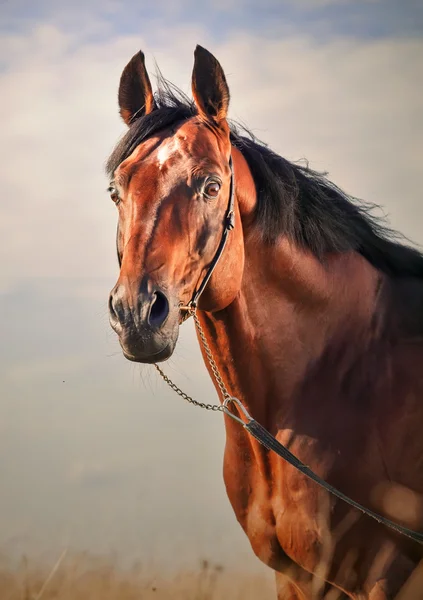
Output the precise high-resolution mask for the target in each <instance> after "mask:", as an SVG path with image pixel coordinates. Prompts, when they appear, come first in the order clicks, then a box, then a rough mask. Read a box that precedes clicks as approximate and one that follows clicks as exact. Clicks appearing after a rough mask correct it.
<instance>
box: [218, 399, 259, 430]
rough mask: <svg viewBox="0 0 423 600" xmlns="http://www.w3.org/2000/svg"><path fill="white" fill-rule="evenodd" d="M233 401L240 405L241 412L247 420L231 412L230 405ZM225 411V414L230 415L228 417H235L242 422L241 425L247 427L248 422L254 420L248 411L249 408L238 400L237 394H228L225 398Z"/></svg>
mask: <svg viewBox="0 0 423 600" xmlns="http://www.w3.org/2000/svg"><path fill="white" fill-rule="evenodd" d="M231 403H234V404H236V405H237V406H238V408H239V409H240V411H241V413H242V414H243V415H244V416H245V418H246V419H247V422H245V421H243V420H242V419H241V418H240V417H237V416H236V415H234V413H233V412H231V411H230V410H229V408H228V406H229V404H231ZM223 412H224V413H225V415H228V417H231V419H233V420H234V421H237V422H238V423H241V425H242V426H243V427H245V426H246V425H248V423H250V422H251V421H252V420H253V417H252V416H251V415H250V414H249V412H248V411H247V409H246V408H245V406H244V405H243V404H242V402H241V400H238V398H235V396H228V397H227V398H225V400H224V402H223Z"/></svg>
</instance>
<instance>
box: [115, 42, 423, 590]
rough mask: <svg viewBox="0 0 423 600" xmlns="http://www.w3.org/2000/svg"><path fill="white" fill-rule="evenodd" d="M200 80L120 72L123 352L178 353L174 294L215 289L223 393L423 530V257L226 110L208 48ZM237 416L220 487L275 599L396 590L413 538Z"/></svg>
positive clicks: (185, 301) (118, 315)
mask: <svg viewBox="0 0 423 600" xmlns="http://www.w3.org/2000/svg"><path fill="white" fill-rule="evenodd" d="M192 93H193V101H191V100H190V99H189V98H188V97H186V96H185V95H184V94H182V93H181V92H180V91H179V90H178V89H177V88H175V87H174V86H172V85H171V84H170V83H168V82H167V81H166V80H164V79H163V77H162V76H161V75H159V78H158V90H157V92H156V93H153V90H152V86H151V83H150V79H149V76H148V73H147V70H146V67H145V61H144V55H143V53H142V52H139V53H137V54H136V55H135V56H134V57H133V58H132V59H131V60H130V62H129V63H128V64H127V66H126V67H125V69H124V70H123V73H122V75H121V79H120V85H119V92H118V103H119V108H120V115H121V117H122V119H123V120H124V122H125V123H126V124H127V126H128V130H127V132H126V134H125V135H124V137H123V138H122V139H121V140H120V142H119V143H118V144H117V146H116V148H115V149H114V151H113V153H112V155H111V156H110V158H109V160H108V163H107V172H108V175H109V177H110V179H111V184H110V188H109V191H110V195H111V198H112V200H113V201H114V202H115V204H116V206H117V211H118V231H117V253H118V259H119V265H120V274H119V278H118V281H117V283H116V285H115V287H114V288H113V290H112V292H111V294H110V298H109V312H110V323H111V326H112V328H113V329H114V330H115V332H116V333H117V335H118V337H119V341H120V344H121V347H122V351H123V354H124V356H125V357H126V358H127V359H129V360H131V361H136V362H140V363H158V362H160V361H165V360H166V359H167V358H169V357H170V356H171V355H172V353H173V351H174V349H175V345H176V343H177V339H178V331H179V327H180V324H181V322H182V321H183V317H182V311H181V306H182V307H186V306H188V307H189V306H190V302H191V300H192V298H193V297H194V296H195V294H196V291H197V290H199V288H200V287H201V286H202V287H203V288H204V289H202V290H201V291H202V293H201V296H200V297H199V298H198V312H197V313H196V315H197V320H198V323H199V325H200V327H201V331H203V332H204V340H205V341H206V344H207V347H208V348H209V349H210V353H211V355H212V357H213V359H214V360H215V364H216V367H217V369H218V371H219V373H220V374H221V377H222V381H223V382H224V386H226V388H227V389H229V390H230V394H231V395H233V396H235V397H236V398H238V399H239V400H240V401H241V402H242V404H243V405H244V406H245V407H246V409H247V410H248V412H249V413H250V414H251V415H252V416H253V417H254V419H256V420H257V421H258V422H259V423H260V424H261V425H263V426H264V427H266V428H267V430H268V431H269V432H270V433H271V434H272V435H273V436H274V437H275V438H276V439H277V440H278V441H279V442H281V443H283V444H284V445H285V446H286V447H288V448H289V450H290V451H291V452H292V453H293V454H295V455H296V456H297V457H298V458H299V459H300V460H301V461H302V462H303V463H305V464H306V465H308V466H309V467H310V468H311V469H312V470H313V471H314V472H315V473H316V474H317V475H318V476H320V477H322V478H323V479H325V481H327V482H328V483H329V484H331V485H333V486H335V487H336V488H338V489H339V490H341V491H342V492H343V493H344V494H346V495H347V496H348V497H350V498H352V499H353V500H354V501H356V502H360V503H361V504H363V505H364V506H366V507H368V508H369V509H373V510H376V511H379V512H382V514H384V515H387V516H389V517H391V518H393V519H394V520H396V521H398V522H402V523H403V524H404V525H407V526H409V527H414V528H415V529H421V526H422V520H423V514H422V510H421V506H422V505H421V503H419V500H418V499H419V498H421V494H422V493H423V433H422V424H423V255H422V254H421V253H420V252H418V251H417V250H416V249H414V248H411V247H408V246H407V245H405V244H404V243H402V242H400V241H398V239H397V238H396V235H395V234H394V233H393V232H392V231H390V230H389V229H387V228H386V227H385V225H384V224H383V223H382V222H381V221H380V220H378V219H376V218H375V217H373V216H372V214H371V213H370V212H369V210H368V207H367V205H365V204H364V203H361V202H359V201H357V200H356V199H355V198H353V197H350V196H348V195H347V194H346V193H345V192H343V191H342V190H341V189H339V188H338V187H337V186H335V185H334V184H333V183H331V182H330V181H329V180H328V179H327V177H326V175H323V174H320V173H317V172H315V171H314V170H312V169H310V168H309V167H308V166H302V165H298V164H296V163H292V162H289V161H288V160H285V159H284V158H282V157H281V156H279V155H277V154H276V153H274V152H273V151H272V150H270V149H269V148H268V147H267V146H266V145H264V144H263V143H261V142H259V141H258V140H256V139H255V137H254V136H253V135H252V134H249V132H248V131H247V130H246V129H242V128H240V126H239V125H237V124H235V123H233V122H231V121H229V120H228V118H227V113H228V106H229V89H228V85H227V81H226V78H225V74H224V72H223V69H222V67H221V65H220V64H219V62H218V61H217V60H216V58H215V57H214V56H213V55H212V54H210V53H209V52H208V51H207V50H206V49H204V48H202V47H201V46H197V47H196V49H195V53H194V68H193V73H192ZM228 202H229V203H231V202H232V209H231V211H230V213H231V214H230V219H231V223H230V227H229V226H228V221H227V218H228V212H227V210H228V206H229V205H230V204H228ZM228 232H229V234H228V235H226V234H227V233H228ZM223 236H225V239H226V238H227V239H226V242H227V243H226V246H225V247H224V248H221V252H220V256H219V260H218V261H217V262H216V260H215V259H216V252H217V249H218V248H220V244H221V240H222V239H223ZM211 265H212V266H213V270H212V272H211V271H210V266H211ZM202 282H203V283H205V285H203V284H202ZM198 333H199V332H198ZM200 342H201V336H200ZM200 346H201V350H202V353H203V356H204V359H205V363H206V366H207V368H208V370H209V372H210V375H211V376H212V377H213V376H214V375H213V369H212V366H211V364H210V360H209V358H208V356H207V352H206V349H205V345H204V343H201V344H200ZM215 383H216V389H217V392H218V394H219V396H220V400H221V401H223V399H224V398H223V394H222V388H221V386H219V385H218V383H217V382H215ZM233 410H234V411H237V410H238V412H239V414H240V416H242V415H241V412H240V410H239V409H238V408H237V406H236V405H235V407H234V409H233ZM225 428H226V445H225V455H224V481H225V485H226V490H227V494H228V497H229V500H230V503H231V505H232V507H233V510H234V512H235V515H236V518H237V520H238V521H239V523H240V525H241V526H242V528H243V530H244V531H245V533H246V535H247V536H248V538H249V541H250V544H251V546H252V549H253V551H254V552H255V554H256V555H257V556H258V557H259V558H260V559H261V560H262V561H263V562H264V563H265V564H266V565H268V566H269V567H271V568H272V569H273V570H274V571H275V572H276V587H277V594H278V599H279V600H287V599H290V600H300V599H301V600H305V599H311V598H313V599H314V598H316V599H317V598H332V599H333V598H355V599H358V598H360V599H361V598H363V599H369V600H387V599H388V598H392V597H394V596H395V595H396V594H397V593H398V592H399V590H400V589H401V588H402V586H403V585H404V583H405V582H406V581H407V579H408V578H409V577H410V574H411V573H412V571H413V570H414V569H415V567H416V565H417V564H418V562H419V561H420V560H421V558H422V547H421V546H420V545H419V544H417V543H416V542H414V541H412V540H409V539H407V538H404V537H402V536H400V535H398V534H396V533H395V532H392V531H391V530H390V529H388V528H387V527H385V526H384V525H383V524H380V523H378V522H375V521H373V520H372V519H370V518H369V517H368V516H366V515H362V514H361V513H359V512H358V511H356V510H355V509H352V508H351V507H350V506H348V504H346V503H345V502H342V501H341V500H339V499H337V498H336V497H334V496H333V495H331V494H330V493H328V492H327V491H326V490H325V489H322V488H321V487H319V486H317V485H316V484H315V483H314V482H313V481H311V480H310V479H308V478H307V477H305V476H304V475H303V474H301V473H299V472H298V471H297V470H296V469H294V468H293V467H292V465H290V464H288V463H287V462H285V461H284V460H282V459H281V458H279V457H278V456H276V455H275V454H274V453H272V452H269V451H268V450H267V449H266V448H265V447H263V446H262V445H261V444H260V443H259V442H258V441H257V440H256V439H254V438H253V437H251V436H249V435H248V433H247V432H246V431H245V429H244V428H243V427H241V426H240V425H239V424H238V423H237V422H235V421H234V420H233V419H231V418H229V417H228V416H225ZM395 498H396V499H398V498H399V501H395ZM416 499H417V500H416Z"/></svg>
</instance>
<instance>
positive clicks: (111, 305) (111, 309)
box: [109, 294, 117, 319]
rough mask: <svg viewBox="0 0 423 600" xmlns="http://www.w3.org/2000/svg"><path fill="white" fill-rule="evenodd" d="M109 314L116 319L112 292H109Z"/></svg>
mask: <svg viewBox="0 0 423 600" xmlns="http://www.w3.org/2000/svg"><path fill="white" fill-rule="evenodd" d="M109 315H110V316H111V317H112V319H117V314H116V311H115V307H114V306H113V294H110V296H109Z"/></svg>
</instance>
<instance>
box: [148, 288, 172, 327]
mask: <svg viewBox="0 0 423 600" xmlns="http://www.w3.org/2000/svg"><path fill="white" fill-rule="evenodd" d="M168 314H169V302H168V300H167V298H166V296H165V295H164V294H163V293H162V292H159V291H157V292H155V293H154V299H153V302H152V304H151V307H150V313H149V315H148V322H149V324H150V325H151V326H152V327H156V328H158V327H161V325H163V323H164V322H165V321H166V319H167V316H168Z"/></svg>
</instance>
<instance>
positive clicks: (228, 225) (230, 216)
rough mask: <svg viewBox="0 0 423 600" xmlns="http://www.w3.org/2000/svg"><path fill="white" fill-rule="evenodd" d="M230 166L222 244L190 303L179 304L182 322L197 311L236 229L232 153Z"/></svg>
mask: <svg viewBox="0 0 423 600" xmlns="http://www.w3.org/2000/svg"><path fill="white" fill-rule="evenodd" d="M229 168H230V170H231V181H230V188H229V200H228V207H227V210H226V215H225V224H224V228H223V233H222V237H221V240H220V244H219V246H218V248H217V250H216V254H215V255H214V257H213V260H212V261H211V263H210V265H209V268H208V269H207V273H206V274H205V276H204V279H203V281H202V282H201V285H200V287H199V288H198V290H197V291H194V293H193V296H192V298H191V300H190V301H189V302H188V304H187V305H186V306H184V305H179V310H181V311H184V312H185V314H184V315H183V316H182V317H181V322H182V323H183V322H184V321H186V319H188V317H190V316H191V315H192V313H193V312H194V311H195V309H196V308H197V304H198V299H199V298H200V296H201V294H202V293H203V292H204V289H205V287H206V285H207V284H208V282H209V280H210V277H211V276H212V274H213V271H214V270H215V268H216V265H217V263H218V262H219V260H220V258H221V256H222V254H223V251H224V249H225V246H226V242H227V239H228V235H229V232H230V231H232V229H234V227H235V212H234V201H235V200H234V198H235V185H234V169H233V165H232V155H231V156H230V157H229Z"/></svg>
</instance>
